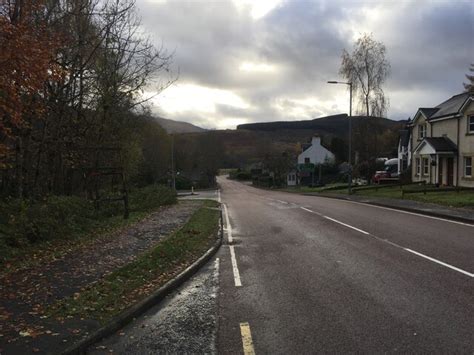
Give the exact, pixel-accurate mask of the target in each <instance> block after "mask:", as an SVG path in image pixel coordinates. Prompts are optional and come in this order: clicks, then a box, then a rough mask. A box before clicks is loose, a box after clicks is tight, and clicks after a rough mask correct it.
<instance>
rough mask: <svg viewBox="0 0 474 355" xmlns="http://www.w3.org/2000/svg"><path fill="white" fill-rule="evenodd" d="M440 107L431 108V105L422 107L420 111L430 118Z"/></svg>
mask: <svg viewBox="0 0 474 355" xmlns="http://www.w3.org/2000/svg"><path fill="white" fill-rule="evenodd" d="M438 110H439V109H438V108H435V107H433V108H431V107H420V111H421V112H422V113H423V114H424V115H425V116H426V118H430V117H431V115H433V114H434V113H435V112H436V111H438Z"/></svg>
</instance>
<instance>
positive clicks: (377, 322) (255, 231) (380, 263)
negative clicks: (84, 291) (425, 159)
mask: <svg viewBox="0 0 474 355" xmlns="http://www.w3.org/2000/svg"><path fill="white" fill-rule="evenodd" d="M219 184H220V186H221V190H220V192H218V191H207V192H199V195H193V196H188V197H183V198H213V199H217V200H220V201H222V202H223V204H224V206H225V208H224V216H225V219H226V223H225V235H226V240H225V242H224V245H223V246H222V247H221V248H220V250H219V252H218V253H217V255H216V257H215V258H214V259H213V260H211V261H210V262H209V263H208V264H207V265H206V266H205V267H204V268H203V269H201V270H200V271H199V272H198V273H197V274H196V276H194V277H193V278H192V279H191V280H189V281H188V282H186V283H185V284H184V285H183V286H182V287H180V288H179V289H178V290H177V291H176V292H174V293H173V294H172V295H170V296H169V297H168V299H167V300H166V301H165V302H164V303H162V304H160V305H158V306H156V307H154V308H152V309H151V310H150V311H149V312H147V313H146V314H144V315H143V316H142V317H139V318H138V319H137V320H136V321H134V322H133V323H131V324H130V325H128V326H127V327H125V328H124V329H122V330H121V331H119V332H117V333H116V334H115V335H113V336H111V337H109V338H108V339H106V340H104V341H103V342H101V343H99V344H96V346H95V347H92V348H91V349H90V352H91V353H94V354H96V353H101V354H102V353H104V354H105V353H109V352H111V351H112V352H113V353H117V354H130V353H134V354H161V353H166V354H168V353H169V354H201V353H218V354H242V353H246V354H252V353H256V354H317V353H454V354H464V353H466V354H473V353H474V326H473V325H474V225H468V224H463V223H460V222H455V221H447V220H442V219H439V218H433V217H428V216H421V215H416V214H412V213H408V212H402V211H397V210H390V209H386V208H381V207H376V206H370V205H366V204H361V203H354V202H350V201H343V200H335V199H328V198H321V197H314V196H301V195H294V194H288V193H282V192H274V191H266V190H260V189H255V188H253V187H251V186H248V185H246V184H242V183H238V182H234V181H230V180H227V179H225V178H219Z"/></svg>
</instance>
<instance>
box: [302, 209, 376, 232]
mask: <svg viewBox="0 0 474 355" xmlns="http://www.w3.org/2000/svg"><path fill="white" fill-rule="evenodd" d="M300 208H301V209H302V210H305V211H307V212H310V213H314V214H316V215H318V216H321V217H323V218H326V219H329V220H330V221H333V222H335V223H338V224H340V225H342V226H344V227H347V228H351V229H353V230H355V231H357V232H360V233H363V234H367V235H368V234H370V233H369V232H366V231H364V230H362V229H359V228H356V227H354V226H351V225H350V224H347V223H343V222H341V221H338V220H337V219H334V218H331V217H328V216H325V215H323V214H321V213H319V212H315V211H312V210H310V209H308V208H305V207H300Z"/></svg>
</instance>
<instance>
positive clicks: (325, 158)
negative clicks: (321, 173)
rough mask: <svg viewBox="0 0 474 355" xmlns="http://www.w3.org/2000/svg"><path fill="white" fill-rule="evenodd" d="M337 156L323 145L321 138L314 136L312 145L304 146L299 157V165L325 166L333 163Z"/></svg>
mask: <svg viewBox="0 0 474 355" xmlns="http://www.w3.org/2000/svg"><path fill="white" fill-rule="evenodd" d="M334 161H335V156H334V154H333V153H331V152H330V151H329V150H328V149H326V148H325V147H323V146H322V145H321V137H318V136H314V137H313V138H312V139H311V144H309V145H306V146H303V151H302V152H301V154H300V155H298V164H315V165H318V164H324V163H333V162H334Z"/></svg>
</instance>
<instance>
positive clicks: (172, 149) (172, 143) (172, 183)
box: [171, 134, 176, 190]
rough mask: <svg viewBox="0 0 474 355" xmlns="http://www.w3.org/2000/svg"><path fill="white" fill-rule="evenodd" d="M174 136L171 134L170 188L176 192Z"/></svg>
mask: <svg viewBox="0 0 474 355" xmlns="http://www.w3.org/2000/svg"><path fill="white" fill-rule="evenodd" d="M174 159H175V157H174V135H173V134H171V188H172V189H173V190H176V172H175V164H174Z"/></svg>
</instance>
